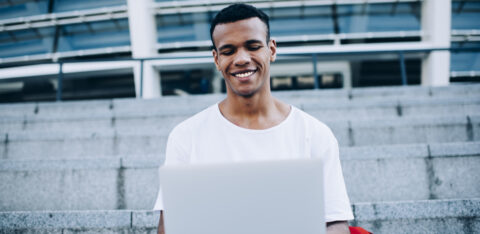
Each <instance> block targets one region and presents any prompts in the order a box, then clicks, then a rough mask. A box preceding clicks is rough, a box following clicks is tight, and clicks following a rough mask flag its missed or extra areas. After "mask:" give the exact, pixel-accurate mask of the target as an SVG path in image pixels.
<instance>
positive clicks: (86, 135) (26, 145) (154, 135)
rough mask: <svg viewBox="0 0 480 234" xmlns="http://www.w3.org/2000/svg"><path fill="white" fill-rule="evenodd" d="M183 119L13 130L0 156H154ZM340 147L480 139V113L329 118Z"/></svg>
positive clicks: (3, 141)
mask: <svg viewBox="0 0 480 234" xmlns="http://www.w3.org/2000/svg"><path fill="white" fill-rule="evenodd" d="M179 121H181V119H175V118H172V119H170V120H169V121H166V120H165V121H160V120H155V119H146V120H144V121H140V122H141V123H140V122H139V120H132V121H129V120H125V121H122V120H118V121H116V122H115V124H116V129H103V128H97V129H85V130H82V131H78V130H73V129H71V128H69V127H68V124H66V125H65V126H63V127H62V128H59V129H51V130H48V131H10V132H8V133H4V134H2V135H0V142H1V144H0V158H2V159H22V158H37V159H41V158H61V157H66V158H73V157H85V156H97V155H104V156H111V155H120V154H122V155H156V154H159V153H161V152H164V151H165V144H166V139H167V136H168V133H169V132H170V130H171V128H173V126H174V125H175V124H177V123H178V122H179ZM326 124H327V125H328V126H330V128H331V129H332V131H333V133H334V134H335V136H336V137H337V139H338V142H339V144H340V145H341V146H368V145H393V144H414V143H442V142H462V141H480V115H472V116H434V117H422V118H393V119H383V120H368V121H367V120H355V121H345V120H337V121H329V122H326Z"/></svg>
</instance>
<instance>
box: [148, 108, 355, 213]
mask: <svg viewBox="0 0 480 234" xmlns="http://www.w3.org/2000/svg"><path fill="white" fill-rule="evenodd" d="M309 157H315V158H322V159H323V165H324V169H323V171H324V191H325V220H326V222H331V221H339V220H351V219H353V214H352V210H351V207H350V201H349V199H348V196H347V192H346V189H345V183H344V179H343V174H342V168H341V165H340V159H339V153H338V143H337V140H336V139H335V136H334V135H333V133H332V131H331V130H330V129H329V128H328V127H327V126H326V125H325V124H323V123H322V122H320V121H318V120H317V119H315V118H314V117H312V116H310V115H308V114H307V113H305V112H303V111H301V110H299V109H297V108H295V107H293V106H292V108H291V111H290V113H289V115H288V116H287V118H286V119H285V120H284V121H282V122H281V123H280V124H278V125H276V126H274V127H271V128H268V129H262V130H253V129H246V128H242V127H239V126H237V125H235V124H233V123H231V122H230V121H229V120H227V119H226V118H225V117H224V116H223V115H222V113H221V112H220V109H219V107H218V104H215V105H212V106H210V107H209V108H207V109H205V110H203V111H201V112H200V113H198V114H196V115H194V116H192V117H191V118H189V119H187V120H185V121H184V122H182V123H180V124H179V125H177V126H176V127H175V128H174V129H173V130H172V132H171V133H170V135H169V137H168V142H167V152H166V160H165V165H173V164H188V163H218V162H240V161H255V160H272V159H290V158H309ZM162 209H163V201H162V198H161V192H159V193H158V197H157V201H156V203H155V207H154V210H162Z"/></svg>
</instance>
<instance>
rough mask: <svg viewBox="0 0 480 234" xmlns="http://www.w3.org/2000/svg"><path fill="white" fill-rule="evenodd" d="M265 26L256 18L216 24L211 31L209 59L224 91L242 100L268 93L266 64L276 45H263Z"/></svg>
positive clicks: (271, 60)
mask: <svg viewBox="0 0 480 234" xmlns="http://www.w3.org/2000/svg"><path fill="white" fill-rule="evenodd" d="M266 38H267V26H266V25H265V24H264V23H263V22H262V21H261V20H260V19H259V18H257V17H254V18H249V19H244V20H240V21H236V22H233V23H226V24H219V25H217V26H216V27H215V29H214V31H213V40H214V42H215V45H216V48H217V50H213V51H212V52H213V58H214V60H215V65H216V66H217V69H218V70H219V71H220V72H222V74H223V77H224V78H225V82H226V85H227V91H228V92H229V93H233V94H236V95H239V96H242V97H251V96H253V95H254V94H255V93H258V92H263V91H269V90H270V82H269V79H270V62H273V61H275V57H276V43H275V41H274V40H270V42H268V43H267V41H266Z"/></svg>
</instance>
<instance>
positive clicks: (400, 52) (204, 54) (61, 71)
mask: <svg viewBox="0 0 480 234" xmlns="http://www.w3.org/2000/svg"><path fill="white" fill-rule="evenodd" d="M435 51H450V52H464V51H468V52H471V51H475V52H480V46H475V47H474V46H472V47H467V48H452V47H430V48H420V49H395V48H393V49H389V50H364V51H345V52H339V51H336V52H335V51H333V52H332V51H326V52H322V51H316V50H310V51H308V50H307V51H303V52H302V51H300V52H296V53H283V54H282V53H280V54H278V57H279V58H288V57H292V56H303V57H311V59H312V63H313V64H315V63H316V61H317V57H318V56H330V55H356V54H357V55H358V54H396V55H397V56H398V60H399V63H400V68H401V77H402V84H403V85H407V80H408V79H407V73H406V66H405V56H404V55H405V54H412V53H431V52H435ZM206 58H208V59H210V58H211V53H210V52H201V53H193V54H192V53H184V54H179V53H177V55H176V56H172V55H171V54H170V55H160V56H155V57H146V58H113V59H89V60H70V61H66V60H59V61H57V62H50V63H43V64H47V65H48V64H57V65H58V73H57V79H58V88H57V100H58V101H61V97H62V80H63V78H64V77H63V76H64V66H65V65H66V64H74V63H92V62H121V61H132V62H139V64H140V87H139V88H140V92H139V94H140V97H141V96H142V94H143V85H142V84H143V66H144V63H145V62H147V61H167V62H168V61H170V62H171V61H172V60H184V59H206ZM202 61H203V63H204V62H205V60H202ZM212 62H213V60H212ZM161 65H166V64H161ZM17 67H18V66H17ZM315 67H316V66H314V68H315ZM5 69H8V68H5ZM313 73H314V74H313V77H316V78H317V79H318V74H317V71H316V69H314V70H313ZM457 73H458V72H457ZM457 73H455V74H457ZM470 73H471V72H469V74H470ZM53 74H54V73H53ZM53 74H51V75H53ZM452 74H453V73H452ZM458 74H460V73H458ZM462 74H463V73H462ZM475 74H480V73H479V72H476V71H475ZM315 84H316V85H315V88H320V84H319V83H318V81H316V83H315Z"/></svg>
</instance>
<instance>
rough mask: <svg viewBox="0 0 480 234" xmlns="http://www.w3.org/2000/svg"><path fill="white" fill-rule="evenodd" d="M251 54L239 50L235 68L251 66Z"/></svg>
mask: <svg viewBox="0 0 480 234" xmlns="http://www.w3.org/2000/svg"><path fill="white" fill-rule="evenodd" d="M250 60H251V58H250V53H248V51H245V50H242V49H241V50H238V52H237V53H236V55H235V60H234V63H235V66H244V65H248V64H250Z"/></svg>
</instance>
